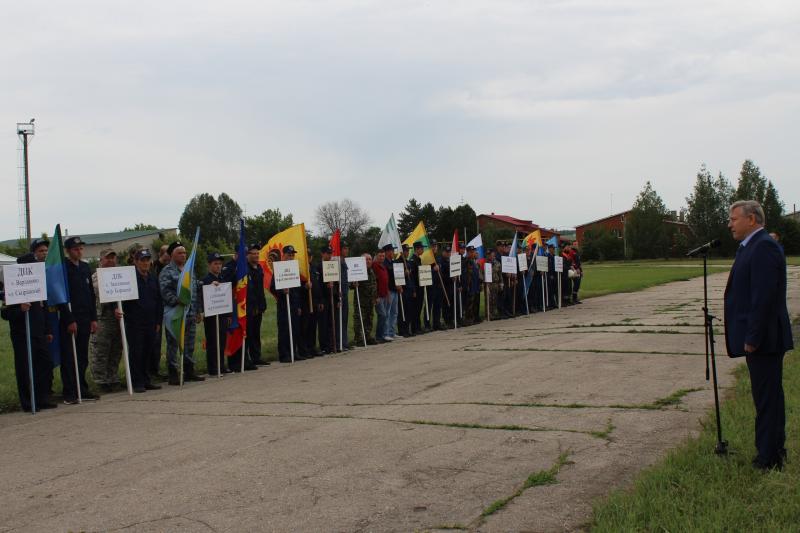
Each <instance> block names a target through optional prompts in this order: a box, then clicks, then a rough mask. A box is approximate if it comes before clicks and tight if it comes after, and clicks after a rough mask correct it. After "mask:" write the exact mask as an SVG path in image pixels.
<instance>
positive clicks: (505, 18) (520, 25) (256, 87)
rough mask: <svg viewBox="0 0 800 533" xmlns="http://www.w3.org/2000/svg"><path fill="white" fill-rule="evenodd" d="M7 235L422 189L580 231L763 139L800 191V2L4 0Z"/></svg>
mask: <svg viewBox="0 0 800 533" xmlns="http://www.w3.org/2000/svg"><path fill="white" fill-rule="evenodd" d="M2 14H3V15H2V17H0V44H1V45H2V46H0V64H1V65H3V67H4V68H2V70H0V132H2V131H4V132H5V133H4V134H2V135H0V180H2V184H3V188H4V192H3V193H2V195H0V239H8V238H14V237H16V236H18V235H19V234H20V230H19V201H18V190H17V189H18V183H19V179H20V171H19V164H20V150H19V148H20V146H21V142H20V141H19V139H18V137H17V135H16V123H17V122H27V121H28V120H29V119H30V118H33V117H35V119H36V121H35V126H36V133H35V137H34V139H33V141H32V143H31V145H30V151H29V153H30V181H31V216H32V229H33V233H34V234H38V233H41V232H48V233H50V232H52V229H53V227H54V226H55V224H56V223H61V224H62V227H64V228H66V229H67V230H68V231H69V233H70V234H80V233H99V232H107V231H118V230H121V229H122V228H123V227H126V226H132V225H133V224H135V223H138V222H144V223H148V224H155V225H157V226H160V227H175V226H176V225H177V222H178V219H179V218H180V215H181V212H182V211H183V208H184V206H185V205H186V203H187V202H188V201H189V200H190V199H191V197H192V196H194V195H196V194H199V193H202V192H208V193H211V194H213V195H215V196H216V195H218V194H219V193H221V192H226V193H227V194H229V195H230V196H231V197H233V198H234V199H235V200H236V201H237V202H239V204H240V205H241V206H242V207H243V208H244V209H245V211H246V213H247V214H248V215H253V214H258V213H260V212H262V211H263V210H265V209H272V208H279V209H280V210H281V211H282V212H283V213H292V214H293V216H294V220H295V221H296V222H305V223H306V225H307V227H310V228H311V229H316V226H315V224H314V210H315V208H316V207H317V206H318V205H320V204H322V203H324V202H327V201H331V200H341V199H344V198H351V199H352V200H354V201H356V202H357V203H358V204H359V205H360V206H361V207H362V208H364V209H365V210H366V211H367V212H368V213H369V215H370V216H371V219H372V223H373V224H374V225H377V226H383V225H384V224H385V222H386V220H387V219H388V217H389V215H390V214H391V213H395V214H396V213H399V212H400V211H402V209H403V207H404V206H405V205H406V203H407V202H408V200H409V198H412V197H413V198H416V199H417V200H419V201H421V202H426V201H430V202H431V203H433V204H434V205H435V206H437V207H438V206H440V205H450V206H456V205H458V204H459V203H461V202H467V203H469V204H470V205H471V206H472V207H473V208H474V209H475V211H476V212H478V213H491V212H495V213H498V214H506V215H511V216H515V217H518V218H523V219H532V220H533V221H534V222H535V223H537V224H540V225H543V226H546V227H557V228H568V227H574V226H575V225H577V224H581V223H584V222H587V221H590V220H594V219H597V218H600V217H603V216H606V215H608V214H610V213H611V212H618V211H623V210H625V209H628V208H629V207H630V206H631V204H632V203H633V201H634V199H635V198H636V195H637V194H638V193H639V191H641V189H642V188H643V186H644V184H645V182H646V181H647V180H650V181H651V182H652V183H653V185H654V187H655V189H656V191H657V192H658V193H659V194H660V195H661V197H662V198H663V199H664V201H665V203H666V204H667V206H668V207H669V208H670V209H674V210H677V209H680V208H681V207H682V206H684V205H685V203H686V202H685V198H686V196H687V195H688V194H689V193H690V192H691V190H692V186H693V184H694V181H695V176H696V173H697V171H698V169H699V168H700V165H701V164H705V165H706V166H707V167H708V168H709V170H710V171H711V172H712V173H714V174H716V173H718V172H722V173H723V174H725V176H727V177H728V178H729V179H730V180H732V181H734V183H735V181H736V178H737V176H738V172H739V169H740V168H741V165H742V162H743V161H744V160H745V159H752V160H753V161H755V163H756V164H757V165H758V166H759V167H760V168H761V170H762V172H763V173H764V174H765V175H766V176H767V177H768V178H769V179H771V180H772V181H773V182H774V183H775V185H776V187H777V188H778V191H779V193H780V196H781V199H782V200H783V201H784V203H785V204H786V207H787V209H788V210H789V211H791V209H792V205H793V204H794V203H800V179H798V178H799V177H800V176H798V170H797V169H798V163H800V149H798V147H797V145H798V142H797V140H798V134H797V131H796V130H797V124H798V122H799V121H798V119H800V3H798V2H796V1H769V0H765V1H761V2H742V1H731V0H728V1H719V2H715V1H705V2H697V1H683V0H669V1H658V0H654V1H641V0H631V1H627V0H620V1H601V0H598V1H586V0H574V1H570V0H565V1H558V0H545V1H503V0H493V1H483V2H475V1H470V0H460V1H458V2H452V1H432V0H429V1H396V2H387V1H375V2H369V1H335V0H330V1H324V2H323V1H313V2H312V1H304V0H292V1H291V2H286V1H281V2H271V1H264V0H262V1H258V2H240V1H226V2H204V1H201V0H194V1H191V2H188V1H166V0H161V1H158V2H151V1H145V0H137V1H119V2H108V1H105V0H103V1H81V0H74V1H72V2H44V1H40V0H28V1H26V2H10V1H6V2H3V3H2Z"/></svg>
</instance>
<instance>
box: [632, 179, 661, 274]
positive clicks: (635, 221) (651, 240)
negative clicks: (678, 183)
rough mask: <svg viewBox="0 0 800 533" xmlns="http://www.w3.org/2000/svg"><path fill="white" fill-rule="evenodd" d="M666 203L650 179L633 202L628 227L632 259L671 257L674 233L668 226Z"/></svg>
mask: <svg viewBox="0 0 800 533" xmlns="http://www.w3.org/2000/svg"><path fill="white" fill-rule="evenodd" d="M667 215H668V212H667V206H666V205H664V201H663V200H662V199H661V197H660V196H659V195H658V193H657V192H656V191H655V189H654V188H653V185H652V184H651V183H650V182H649V181H648V182H647V183H646V184H645V186H644V189H642V192H640V193H639V196H638V197H637V198H636V201H635V202H634V203H633V208H632V209H631V212H630V214H629V215H628V217H627V218H628V220H627V221H626V226H625V239H626V240H627V246H628V249H627V253H628V255H629V256H630V257H631V258H634V259H639V258H654V257H668V256H669V252H670V248H671V242H670V241H671V235H670V234H669V232H668V231H667V229H666V228H665V224H664V219H665V218H667Z"/></svg>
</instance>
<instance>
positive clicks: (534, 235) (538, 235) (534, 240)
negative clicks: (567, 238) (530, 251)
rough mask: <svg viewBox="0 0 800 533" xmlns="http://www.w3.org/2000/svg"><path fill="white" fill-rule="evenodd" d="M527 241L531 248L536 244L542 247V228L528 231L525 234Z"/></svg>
mask: <svg viewBox="0 0 800 533" xmlns="http://www.w3.org/2000/svg"><path fill="white" fill-rule="evenodd" d="M525 242H526V243H528V248H531V247H532V246H533V245H534V244H536V245H537V246H539V247H540V248H541V247H543V246H544V244H543V243H542V232H541V230H538V229H537V230H536V231H532V232H530V233H528V234H527V235H526V236H525Z"/></svg>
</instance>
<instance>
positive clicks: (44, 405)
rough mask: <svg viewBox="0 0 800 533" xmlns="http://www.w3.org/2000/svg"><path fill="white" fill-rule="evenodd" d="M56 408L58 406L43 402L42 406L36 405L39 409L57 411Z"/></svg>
mask: <svg viewBox="0 0 800 533" xmlns="http://www.w3.org/2000/svg"><path fill="white" fill-rule="evenodd" d="M56 407H58V404H57V403H52V402H42V403H41V404H38V403H37V404H36V408H37V409H55V408H56Z"/></svg>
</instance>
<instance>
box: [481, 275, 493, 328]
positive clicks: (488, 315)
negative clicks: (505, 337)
mask: <svg viewBox="0 0 800 533" xmlns="http://www.w3.org/2000/svg"><path fill="white" fill-rule="evenodd" d="M483 299H484V301H485V302H486V320H487V321H489V322H491V321H492V314H491V312H490V309H489V284H488V283H486V282H485V281H484V282H483Z"/></svg>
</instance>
